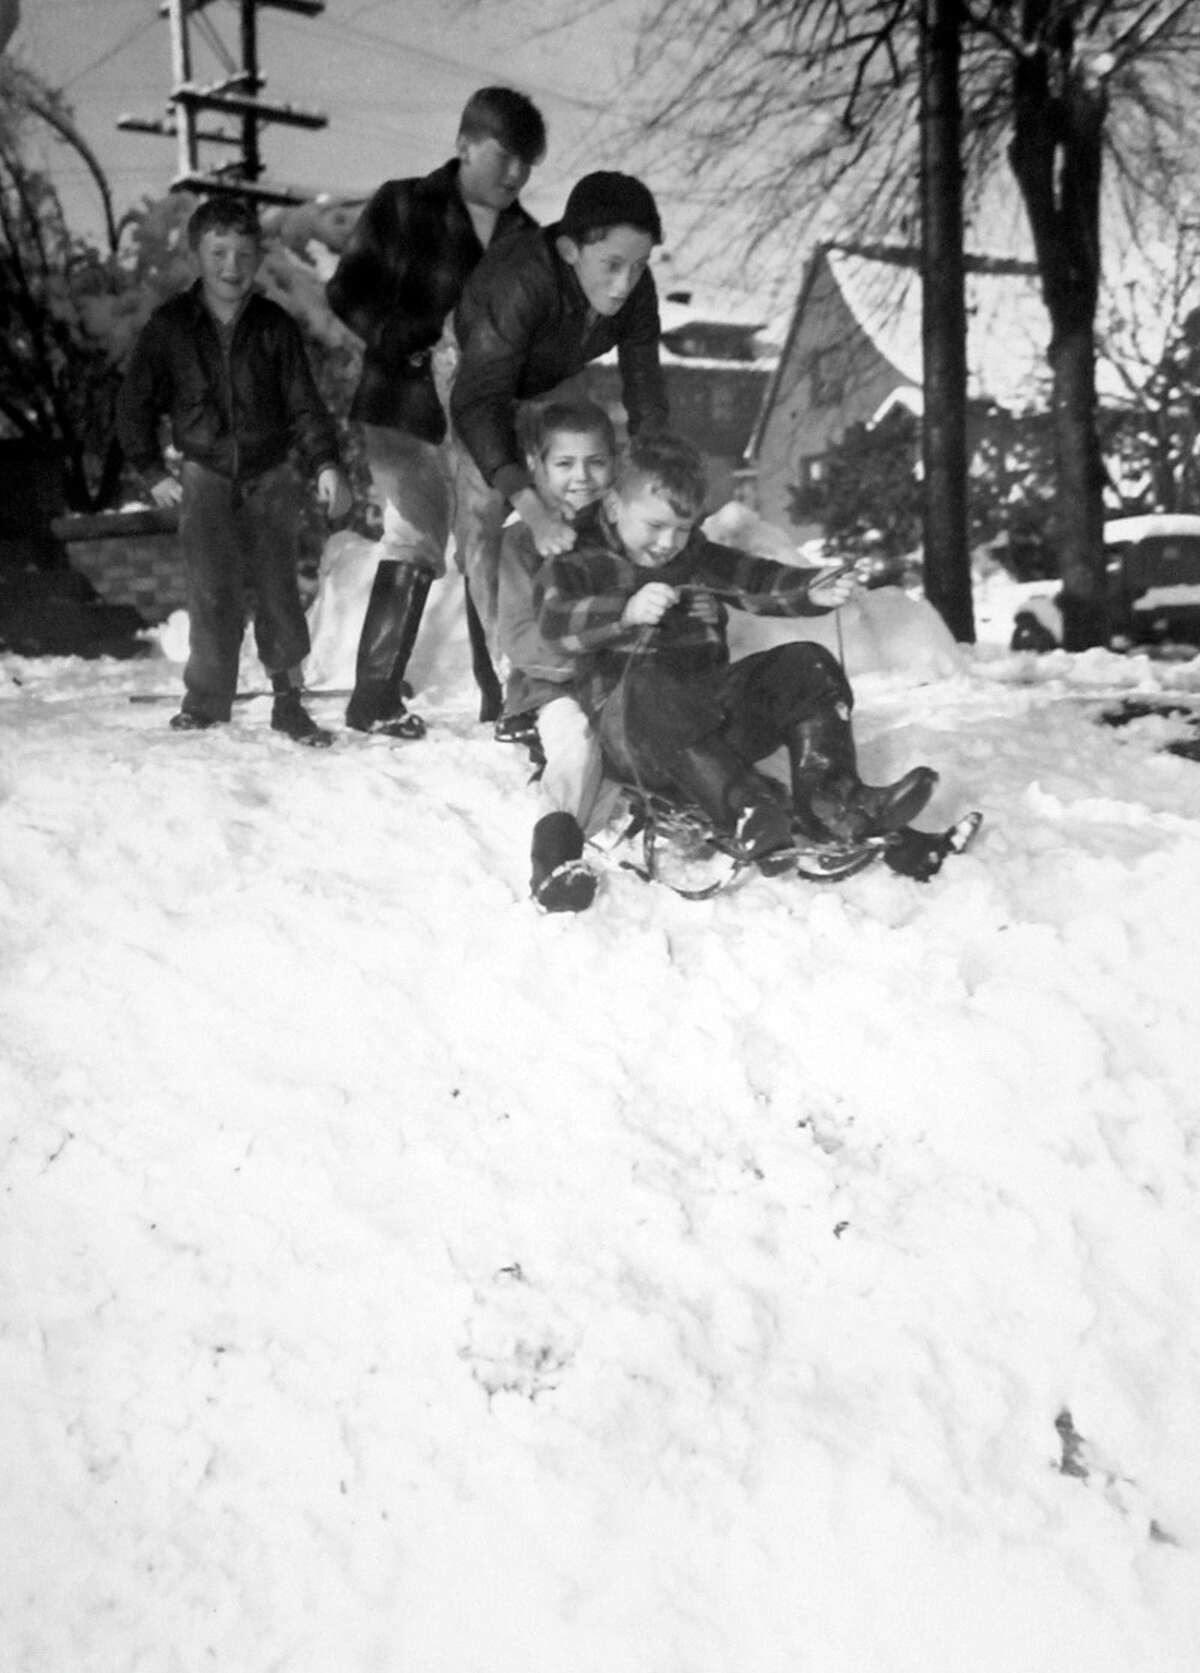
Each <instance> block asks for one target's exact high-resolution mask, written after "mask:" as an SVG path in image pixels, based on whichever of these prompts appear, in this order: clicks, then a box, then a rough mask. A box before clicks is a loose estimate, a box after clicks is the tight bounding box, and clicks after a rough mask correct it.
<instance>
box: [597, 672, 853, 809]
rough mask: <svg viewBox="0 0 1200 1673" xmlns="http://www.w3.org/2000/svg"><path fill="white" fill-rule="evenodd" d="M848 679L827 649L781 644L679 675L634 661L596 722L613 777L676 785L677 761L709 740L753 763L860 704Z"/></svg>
mask: <svg viewBox="0 0 1200 1673" xmlns="http://www.w3.org/2000/svg"><path fill="white" fill-rule="evenodd" d="M853 701H854V698H853V694H852V692H851V690H850V684H849V681H848V680H847V679H846V676H845V674H844V673H843V671H842V668H841V665H840V664H839V663H838V661H837V659H836V657H834V656H833V655H832V654H831V653H830V652H829V651H827V650H826V649H825V647H824V646H823V645H815V644H809V643H800V644H792V645H777V646H776V647H775V648H774V649H773V650H769V651H758V652H756V653H755V654H754V655H753V656H747V657H743V658H742V660H741V661H740V662H735V663H733V664H732V666H730V667H728V668H724V669H721V670H718V671H716V672H707V673H701V674H697V675H692V676H688V675H679V674H675V673H672V672H671V671H670V670H669V669H667V668H665V667H663V666H662V664H661V663H659V662H658V661H656V660H655V659H654V658H653V657H636V656H635V657H634V659H633V661H632V662H631V663H630V665H629V667H628V669H627V670H626V673H625V676H624V678H623V679H622V680H621V682H620V684H619V685H618V686H617V687H616V688H615V690H614V691H612V692H611V693H610V694H609V696H608V697H607V698H606V699H605V701H604V703H603V704H602V706H601V709H600V712H599V714H598V716H597V719H596V730H597V733H598V735H599V738H600V743H601V747H602V749H603V751H604V754H605V756H606V757H607V758H608V760H609V762H610V763H611V766H612V770H613V772H614V774H615V775H616V776H618V777H620V778H622V779H624V780H625V781H626V782H629V781H631V780H632V781H635V782H639V783H641V784H643V785H644V786H645V787H646V788H647V789H648V790H671V789H673V788H675V786H674V782H673V778H672V772H671V766H670V763H671V762H672V760H673V759H676V758H678V756H679V755H680V753H681V752H682V751H685V750H687V749H689V748H691V747H692V746H694V745H696V744H699V743H702V742H703V741H704V740H705V739H720V740H721V741H722V742H723V743H724V744H725V745H726V746H727V747H728V748H729V749H732V750H733V752H734V754H735V755H737V756H738V757H739V759H740V760H741V761H743V762H746V763H751V762H754V761H762V760H764V759H765V758H766V757H767V756H768V755H773V754H774V753H775V751H776V750H777V749H781V748H782V747H783V746H784V745H785V744H786V743H787V741H788V737H789V734H790V732H791V730H792V728H793V727H794V726H796V725H797V724H798V723H799V722H801V721H805V720H812V719H815V718H816V717H817V716H818V715H822V714H827V713H829V712H831V711H832V710H833V709H835V708H836V707H837V706H838V705H841V706H842V707H843V708H844V709H845V710H846V712H847V713H848V712H849V710H850V708H851V706H852V705H853Z"/></svg>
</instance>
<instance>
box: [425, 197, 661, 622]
mask: <svg viewBox="0 0 1200 1673" xmlns="http://www.w3.org/2000/svg"><path fill="white" fill-rule="evenodd" d="M661 239H662V225H661V222H660V220H659V214H658V208H657V206H656V204H655V202H654V198H653V196H652V195H651V193H650V192H649V190H648V189H647V187H646V186H644V185H643V184H642V182H641V181H640V180H635V179H634V178H633V177H632V176H631V175H627V174H613V173H599V174H588V175H585V176H584V178H583V179H582V180H580V181H579V182H578V183H577V184H576V185H575V186H574V187H573V188H572V190H571V193H570V195H569V196H568V198H567V203H566V208H565V209H564V210H563V215H562V219H561V220H560V221H558V222H557V223H556V224H555V225H554V226H550V227H544V228H541V227H539V228H536V229H534V230H532V231H529V232H524V233H521V234H520V235H519V236H518V237H516V238H513V239H510V240H509V241H508V242H506V243H505V244H503V245H501V246H499V247H498V248H497V249H495V250H490V251H489V252H488V254H487V256H486V257H485V258H484V260H483V261H482V262H480V264H479V266H478V267H477V268H476V269H475V271H474V273H473V274H472V275H471V277H470V279H469V280H468V281H467V284H466V287H465V288H464V290H463V294H462V299H461V301H460V302H459V304H458V308H457V310H456V312H455V316H454V321H455V330H456V332H457V336H458V343H459V350H460V353H461V360H460V362H459V367H458V372H457V375H456V377H455V381H454V388H453V390H452V392H451V397H450V414H451V418H452V420H453V423H454V427H455V430H456V432H457V435H458V437H459V439H460V440H461V442H462V444H463V447H464V448H465V451H466V454H467V455H468V456H469V457H468V458H467V460H466V469H465V479H466V480H467V481H469V482H470V483H471V484H473V491H474V492H475V493H477V494H478V493H490V494H491V495H492V497H493V499H494V500H495V501H496V503H497V504H503V502H504V500H507V501H508V502H509V503H510V504H511V506H512V508H513V510H514V511H515V512H516V513H517V515H518V517H520V518H521V520H522V521H523V522H524V523H525V524H526V525H527V527H528V528H529V531H530V534H531V536H532V539H533V543H534V546H535V547H536V549H537V551H538V552H539V553H540V554H541V555H542V556H543V557H551V556H553V555H554V554H556V553H558V552H566V551H569V550H570V548H571V547H572V545H573V544H574V541H575V534H574V531H573V529H572V527H571V525H570V523H569V522H568V521H567V519H566V518H565V517H564V516H563V515H562V513H561V511H556V510H553V509H551V508H550V507H548V506H546V505H543V503H542V501H541V499H540V497H539V495H538V492H537V489H536V488H535V486H534V484H533V481H532V477H531V473H530V470H529V466H528V463H527V462H526V460H525V457H524V454H523V452H522V450H521V447H520V445H519V442H518V440H517V417H518V411H519V407H520V403H521V402H523V401H528V400H532V399H535V398H537V397H539V396H547V395H549V394H550V393H551V391H553V390H556V389H558V388H559V386H561V385H562V384H564V383H565V382H566V381H567V380H568V379H570V378H573V377H575V376H576V375H577V374H578V373H580V372H581V371H582V370H583V368H584V367H585V366H586V365H587V364H588V362H589V361H592V360H596V359H598V358H599V357H600V356H601V355H603V354H607V353H608V352H609V350H610V349H615V350H616V351H617V362H618V365H619V367H620V372H621V384H622V397H623V400H624V404H625V409H626V412H627V415H628V419H629V431H630V434H631V435H638V434H640V433H642V432H643V431H649V430H651V429H654V428H661V427H663V426H664V425H665V424H666V422H667V396H666V385H665V383H664V380H663V375H662V369H661V367H660V365H659V357H658V339H659V335H660V326H659V317H658V297H657V293H656V291H655V287H654V278H653V276H652V274H651V272H650V268H649V261H650V254H651V251H652V250H653V248H654V246H655V244H657V243H659V242H660V241H661ZM498 560H499V548H498V544H497V545H496V547H495V548H494V549H493V548H492V547H491V546H489V544H488V542H487V541H486V540H485V539H481V540H480V541H479V542H478V543H477V544H476V546H475V548H474V549H473V550H472V551H468V552H467V553H466V554H465V555H464V558H463V561H464V562H465V565H466V571H467V575H468V577H469V579H470V581H471V586H472V590H473V593H474V597H475V602H476V605H477V606H478V608H479V611H480V613H481V615H482V616H483V620H484V625H485V627H486V628H487V629H488V631H489V633H491V632H494V630H495V625H496V589H497V566H498Z"/></svg>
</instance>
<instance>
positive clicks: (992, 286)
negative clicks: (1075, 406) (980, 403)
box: [827, 248, 1050, 408]
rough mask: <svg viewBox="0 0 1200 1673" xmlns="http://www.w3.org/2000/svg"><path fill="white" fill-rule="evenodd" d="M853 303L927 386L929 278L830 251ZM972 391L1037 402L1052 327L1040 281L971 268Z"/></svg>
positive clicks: (871, 331)
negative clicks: (924, 339)
mask: <svg viewBox="0 0 1200 1673" xmlns="http://www.w3.org/2000/svg"><path fill="white" fill-rule="evenodd" d="M827 259H828V262H829V267H830V270H831V272H832V273H833V277H834V279H835V280H836V282H837V286H838V289H839V290H840V291H841V293H842V296H843V298H844V299H845V302H846V305H847V306H848V307H849V309H850V311H851V313H852V314H853V315H854V317H855V319H856V320H857V321H858V323H859V325H860V326H861V327H862V329H863V331H864V332H865V333H866V334H867V335H868V336H869V337H870V338H871V340H872V341H873V342H874V344H875V346H876V348H877V349H878V350H879V352H880V353H881V354H882V355H883V356H884V358H885V359H887V360H890V361H891V363H892V365H893V366H895V367H896V369H897V370H898V371H899V372H900V373H901V374H902V375H903V376H904V378H905V379H906V381H908V382H910V383H912V384H914V385H915V386H916V387H918V388H919V387H920V385H921V381H922V379H921V361H922V350H921V276H920V273H919V272H918V271H917V269H916V268H915V267H913V266H909V265H907V264H901V263H899V262H896V261H894V260H880V259H878V258H874V257H869V256H865V255H859V254H856V253H851V252H849V251H845V250H840V249H836V248H833V249H830V250H829V251H828V252H827ZM966 307H967V394H968V396H969V397H970V398H971V399H972V400H987V401H994V402H995V403H996V404H997V405H998V406H1002V407H1010V408H1020V407H1026V406H1028V405H1029V404H1030V403H1031V402H1032V401H1034V400H1036V399H1037V397H1038V395H1039V392H1040V391H1042V390H1043V389H1044V387H1045V385H1046V383H1047V380H1048V376H1049V373H1048V369H1047V365H1046V344H1047V341H1048V338H1049V335H1050V324H1049V320H1048V319H1047V316H1046V308H1045V304H1044V303H1043V301H1042V298H1041V292H1040V289H1039V287H1038V283H1037V280H1036V278H1034V277H1033V276H1032V275H1030V274H1025V273H1014V272H1008V271H1005V272H989V271H976V270H971V269H968V272H967V275H966Z"/></svg>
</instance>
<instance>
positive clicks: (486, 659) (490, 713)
mask: <svg viewBox="0 0 1200 1673" xmlns="http://www.w3.org/2000/svg"><path fill="white" fill-rule="evenodd" d="M463 591H464V592H465V593H466V595H467V638H468V639H469V640H470V642H471V672H472V674H474V676H475V684H476V685H477V686H478V687H479V718H480V720H498V719H499V718H500V711H501V710H502V709H503V707H504V691H503V688H502V687H501V685H500V681H499V679H498V678H497V677H496V670H495V669H494V668H493V667H492V655H491V652H490V651H489V650H488V642H487V634H486V633H485V632H484V630H483V622H482V620H481V619H480V615H479V611H478V610H477V609H476V608H475V600H474V599H473V598H472V597H471V585H470V582H469V581H467V580H466V579H465V578H464V580H463Z"/></svg>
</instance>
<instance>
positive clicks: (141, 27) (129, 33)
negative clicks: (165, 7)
mask: <svg viewBox="0 0 1200 1673" xmlns="http://www.w3.org/2000/svg"><path fill="white" fill-rule="evenodd" d="M157 22H158V19H157V18H156V17H151V18H141V19H140V20H139V21H138V22H137V23H135V24H133V25H132V26H131V27H130V28H129V29H127V30H126V31H125V33H124V34H123V35H122V36H121V38H120V40H119V41H116V42H115V43H114V44H113V45H112V46H110V47H109V48H108V50H107V51H106V52H102V53H101V54H100V56H99V58H95V59H93V60H92V62H91V63H90V64H85V65H84V67H83V69H82V70H76V72H75V74H74V75H73V76H72V77H71V79H70V81H64V82H63V85H62V91H63V92H64V93H65V92H66V91H67V90H68V89H69V88H71V87H74V86H75V85H76V84H77V83H78V82H80V81H82V80H83V78H84V76H90V75H91V73H92V71H93V70H98V69H99V68H100V66H101V65H102V64H107V63H108V61H109V60H110V59H111V58H116V57H117V55H118V53H122V52H124V51H125V48H126V47H128V46H132V45H133V43H134V41H136V40H139V39H140V38H141V37H142V36H143V35H147V34H149V32H150V30H151V29H153V28H154V26H155V24H156V23H157Z"/></svg>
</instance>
